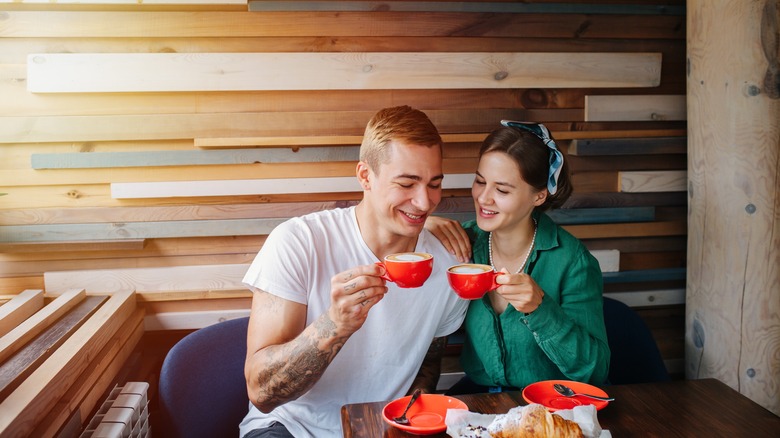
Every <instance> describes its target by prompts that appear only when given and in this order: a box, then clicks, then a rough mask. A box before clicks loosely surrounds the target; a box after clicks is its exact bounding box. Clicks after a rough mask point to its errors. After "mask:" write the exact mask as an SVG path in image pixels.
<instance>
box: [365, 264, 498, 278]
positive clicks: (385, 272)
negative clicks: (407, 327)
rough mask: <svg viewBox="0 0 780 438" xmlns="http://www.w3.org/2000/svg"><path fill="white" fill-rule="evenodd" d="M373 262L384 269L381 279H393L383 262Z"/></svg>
mask: <svg viewBox="0 0 780 438" xmlns="http://www.w3.org/2000/svg"><path fill="white" fill-rule="evenodd" d="M375 264H376V265H377V266H380V267H381V268H382V271H384V272H383V273H382V275H380V276H379V277H380V278H382V279H384V280H386V281H393V279H392V278H390V276H389V275H387V268H385V264H384V263H382V262H376V263H375ZM493 281H495V280H493Z"/></svg>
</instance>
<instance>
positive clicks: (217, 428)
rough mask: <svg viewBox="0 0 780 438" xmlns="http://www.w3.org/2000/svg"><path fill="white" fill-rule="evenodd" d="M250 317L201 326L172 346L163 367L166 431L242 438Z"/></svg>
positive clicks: (162, 410)
mask: <svg viewBox="0 0 780 438" xmlns="http://www.w3.org/2000/svg"><path fill="white" fill-rule="evenodd" d="M248 324H249V317H245V318H239V319H233V320H229V321H224V322H220V323H217V324H214V325H211V326H207V327H204V328H202V329H199V330H196V331H194V332H192V333H190V334H189V335H187V336H185V337H184V338H182V339H181V340H180V341H179V342H178V343H176V345H174V346H173V348H171V350H170V351H169V352H168V355H167V356H166V357H165V361H164V362H163V365H162V370H161V371H160V385H159V404H160V423H159V424H160V426H162V429H163V430H162V431H161V432H162V433H159V434H158V433H157V431H155V432H154V435H156V436H161V437H166V438H176V437H188V438H196V437H208V438H214V437H238V425H239V423H240V422H241V419H242V418H243V417H244V416H245V415H246V413H247V412H248V410H249V399H248V396H247V392H246V382H245V380H244V360H245V357H246V334H247V327H248Z"/></svg>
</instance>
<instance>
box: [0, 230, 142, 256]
mask: <svg viewBox="0 0 780 438" xmlns="http://www.w3.org/2000/svg"><path fill="white" fill-rule="evenodd" d="M0 236H1V237H5V235H4V234H3V231H0ZM145 242H146V240H145V239H117V240H92V239H85V240H79V241H74V242H68V241H61V242H45V241H44V242H0V253H8V252H25V253H27V252H38V253H47V254H48V253H52V252H64V251H73V249H74V245H78V247H79V250H82V251H130V250H139V249H143V248H144V243H145Z"/></svg>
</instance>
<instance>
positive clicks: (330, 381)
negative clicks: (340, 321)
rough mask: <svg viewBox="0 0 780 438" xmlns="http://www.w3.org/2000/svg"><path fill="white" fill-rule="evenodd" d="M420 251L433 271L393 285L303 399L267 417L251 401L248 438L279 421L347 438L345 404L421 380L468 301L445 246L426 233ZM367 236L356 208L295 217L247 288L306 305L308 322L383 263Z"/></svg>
mask: <svg viewBox="0 0 780 438" xmlns="http://www.w3.org/2000/svg"><path fill="white" fill-rule="evenodd" d="M415 251H417V252H428V253H431V254H433V257H434V259H433V272H432V273H431V276H430V278H429V279H428V280H427V281H426V282H425V284H424V285H423V286H422V287H420V288H416V289H401V288H398V287H396V286H395V284H394V283H392V282H387V287H388V289H389V290H388V292H387V294H386V295H385V297H384V298H383V299H382V301H380V302H379V303H378V304H376V305H375V306H374V307H372V308H371V310H370V311H369V313H368V318H367V319H366V321H365V323H364V324H363V326H362V327H361V328H360V330H358V331H357V332H355V333H354V334H353V335H352V336H351V337H350V338H349V340H348V341H347V342H346V343H345V345H344V347H343V348H342V349H341V351H339V353H338V354H337V355H336V357H335V359H334V360H333V362H332V363H331V364H330V365H329V366H328V368H327V370H325V373H324V374H323V375H322V377H321V378H320V380H319V381H317V383H316V384H315V385H314V386H313V387H312V388H311V389H310V390H309V391H308V392H307V393H305V394H303V395H302V396H301V397H299V398H298V399H296V400H292V401H290V402H288V403H285V404H283V405H281V406H279V407H277V408H276V409H274V410H273V411H272V412H270V413H268V414H264V413H262V412H260V411H259V410H258V409H257V408H255V407H254V406H253V405H251V403H250V410H249V413H248V414H247V416H246V417H245V418H244V420H243V421H242V422H241V426H240V429H241V436H242V437H243V436H244V435H245V434H247V433H248V432H249V431H251V430H254V429H257V428H261V427H266V426H268V425H270V424H271V423H273V422H274V421H278V422H280V423H282V424H284V425H285V426H286V427H287V429H288V430H289V431H290V432H291V433H292V434H293V436H295V437H296V438H299V437H315V438H323V437H331V436H332V437H340V436H341V417H340V410H341V406H342V405H345V404H348V403H360V402H370V401H381V400H391V399H395V398H398V397H402V396H403V395H404V394H405V393H406V391H407V390H408V389H409V387H410V386H411V384H412V381H413V380H414V377H415V376H416V375H417V371H418V370H419V368H420V365H421V364H422V362H423V358H424V357H425V353H426V352H427V351H428V347H430V344H431V341H432V340H433V338H435V337H442V336H446V335H449V334H451V333H452V332H454V331H455V330H457V329H458V328H459V327H460V325H461V323H462V322H463V318H464V316H465V314H466V308H467V307H468V301H465V300H462V299H460V298H459V297H458V296H457V295H455V293H454V292H452V290H451V289H450V287H449V284H448V283H447V277H446V270H447V268H448V267H450V266H452V265H454V264H456V263H457V260H456V259H455V258H454V256H452V255H451V254H449V253H448V252H447V251H446V250H445V249H444V246H442V244H441V243H440V242H439V241H438V240H437V239H436V238H435V237H434V236H433V235H432V234H430V233H428V232H427V231H423V233H422V234H421V235H420V237H419V239H418V240H417V247H416V248H415ZM377 261H378V260H377V258H376V256H375V255H374V254H373V252H372V251H371V250H370V249H369V248H368V246H367V245H366V243H365V242H364V241H363V238H362V236H361V235H360V230H359V228H358V224H357V218H356V216H355V208H354V207H350V208H342V209H334V210H327V211H322V212H317V213H312V214H309V215H306V216H303V217H299V218H293V219H290V220H288V221H286V222H284V223H282V224H280V225H279V226H277V227H276V228H275V229H274V230H273V232H272V233H271V234H270V235H269V236H268V239H267V240H266V241H265V243H264V244H263V248H262V249H261V250H260V252H259V253H258V254H257V257H256V258H255V260H254V262H252V265H251V266H250V268H249V270H248V271H247V273H246V276H245V277H244V280H243V281H244V283H246V284H247V285H249V286H251V287H256V288H259V289H262V290H264V291H266V292H269V293H272V294H274V295H277V296H279V297H281V298H284V299H287V300H290V301H294V302H297V303H302V304H306V306H307V311H306V324H307V325H308V324H311V323H312V322H313V321H314V320H316V319H317V318H318V317H319V316H320V315H321V314H322V313H324V312H325V311H327V309H328V308H329V307H330V281H331V277H333V275H335V274H337V273H339V272H342V271H345V270H347V269H349V268H352V267H355V266H358V265H365V264H370V263H375V262H377Z"/></svg>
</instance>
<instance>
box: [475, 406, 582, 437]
mask: <svg viewBox="0 0 780 438" xmlns="http://www.w3.org/2000/svg"><path fill="white" fill-rule="evenodd" d="M488 433H490V436H491V437H492V438H581V437H582V436H583V435H582V429H580V426H579V425H578V424H577V423H575V422H573V421H569V420H567V419H565V418H563V417H561V416H559V415H553V414H551V413H550V412H549V411H548V410H547V408H545V407H544V406H542V405H540V404H535V403H534V404H530V405H528V406H525V407H522V406H518V407H516V408H512V409H510V410H509V412H507V413H506V414H505V415H502V416H499V417H496V419H495V420H494V421H493V422H492V423H491V424H490V426H488Z"/></svg>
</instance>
